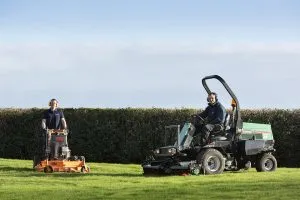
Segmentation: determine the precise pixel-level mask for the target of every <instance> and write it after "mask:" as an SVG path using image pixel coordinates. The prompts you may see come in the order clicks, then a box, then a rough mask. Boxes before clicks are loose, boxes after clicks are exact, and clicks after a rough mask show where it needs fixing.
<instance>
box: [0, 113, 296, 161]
mask: <svg viewBox="0 0 300 200" xmlns="http://www.w3.org/2000/svg"><path fill="white" fill-rule="evenodd" d="M43 111H44V110H43V109H35V108H34V109H0V157H3V158H17V159H32V157H33V155H34V152H35V149H36V146H37V138H38V136H39V135H41V134H42V130H41V118H42V113H43ZM195 111H196V110H194V109H158V108H153V109H133V108H125V109H86V108H80V109H64V114H65V116H66V120H67V123H68V127H69V130H70V134H69V146H70V148H71V150H72V155H84V156H85V157H86V159H87V160H88V161H90V162H113V163H140V162H141V161H142V160H143V159H144V158H145V155H146V154H147V152H148V151H149V150H151V149H153V148H155V147H158V146H161V145H164V139H165V134H164V133H165V129H164V127H165V126H166V125H170V124H181V125H182V124H183V123H184V122H185V121H187V120H189V119H190V118H189V117H190V115H191V114H193V113H195ZM242 119H243V121H245V122H255V123H271V125H272V129H273V134H274V138H275V141H276V143H275V148H276V150H277V151H276V152H275V156H276V158H277V160H278V163H279V166H281V167H283V166H284V167H299V166H300V132H299V131H300V110H277V109H275V110H242ZM174 132H175V130H174ZM168 134H169V133H168ZM168 134H167V135H168ZM167 142H170V137H169V139H168V141H167Z"/></svg>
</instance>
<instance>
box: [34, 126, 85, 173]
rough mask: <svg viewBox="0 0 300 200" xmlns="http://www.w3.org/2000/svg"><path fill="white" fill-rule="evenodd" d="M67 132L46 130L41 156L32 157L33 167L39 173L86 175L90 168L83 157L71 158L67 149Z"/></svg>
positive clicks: (64, 130) (63, 130)
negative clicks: (77, 173)
mask: <svg viewBox="0 0 300 200" xmlns="http://www.w3.org/2000/svg"><path fill="white" fill-rule="evenodd" d="M67 136H68V130H66V129H60V130H56V129H47V130H46V132H45V134H44V142H45V143H44V145H43V148H42V149H43V151H44V152H41V154H39V155H36V156H34V160H33V167H34V168H35V169H36V170H37V171H39V172H45V173H52V172H81V173H88V172H90V168H89V167H88V166H87V165H86V163H85V158H84V156H71V150H70V149H69V147H68V140H67Z"/></svg>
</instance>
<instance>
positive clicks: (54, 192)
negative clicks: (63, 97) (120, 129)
mask: <svg viewBox="0 0 300 200" xmlns="http://www.w3.org/2000/svg"><path fill="white" fill-rule="evenodd" d="M88 165H89V166H90V167H91V173H89V174H80V173H52V174H45V173H43V172H35V171H33V170H32V161H28V160H10V159H0V199H1V200H4V199H31V200H32V199H40V200H42V199H55V200H59V199H143V200H144V199H164V200H166V199H173V200H175V199H180V200H182V199H251V200H253V199H272V200H274V199H289V200H291V199H300V197H299V192H300V169H296V168H294V169H290V168H279V169H278V170H277V171H276V172H272V173H262V172H261V173H258V172H256V171H255V169H251V170H250V171H247V172H225V173H223V174H220V175H209V176H203V175H200V176H164V177H144V176H143V175H142V168H141V167H140V166H139V165H123V164H107V163H88Z"/></svg>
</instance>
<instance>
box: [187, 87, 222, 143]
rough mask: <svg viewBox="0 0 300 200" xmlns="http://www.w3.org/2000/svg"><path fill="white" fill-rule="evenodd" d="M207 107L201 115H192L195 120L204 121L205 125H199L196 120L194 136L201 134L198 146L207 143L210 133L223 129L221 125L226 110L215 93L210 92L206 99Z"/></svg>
mask: <svg viewBox="0 0 300 200" xmlns="http://www.w3.org/2000/svg"><path fill="white" fill-rule="evenodd" d="M207 102H208V106H207V107H206V108H205V110H204V111H203V112H201V113H197V114H196V115H192V116H193V117H195V118H196V119H197V117H198V116H200V117H201V118H202V119H206V121H207V123H205V124H203V123H199V120H196V123H195V127H196V131H195V135H197V134H199V133H201V136H200V137H201V140H200V144H201V145H205V144H207V142H208V139H209V136H210V133H211V132H212V131H213V130H215V129H218V128H220V127H221V128H224V127H223V126H224V125H223V124H224V121H225V116H226V110H225V108H224V106H223V105H222V104H221V103H220V102H219V101H218V98H217V94H216V93H215V92H211V93H210V94H208V97H207Z"/></svg>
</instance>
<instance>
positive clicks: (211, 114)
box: [199, 102, 226, 124]
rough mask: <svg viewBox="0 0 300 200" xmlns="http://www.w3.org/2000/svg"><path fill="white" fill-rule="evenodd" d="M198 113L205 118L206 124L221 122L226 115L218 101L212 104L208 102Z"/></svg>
mask: <svg viewBox="0 0 300 200" xmlns="http://www.w3.org/2000/svg"><path fill="white" fill-rule="evenodd" d="M199 115H200V116H201V117H202V118H203V119H205V118H207V120H208V124H223V123H224V121H225V117H226V110H225V108H224V106H223V105H222V104H221V103H219V102H216V103H215V104H214V105H211V104H210V103H209V104H208V106H207V107H206V108H205V110H204V111H203V112H202V113H200V114H199Z"/></svg>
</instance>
